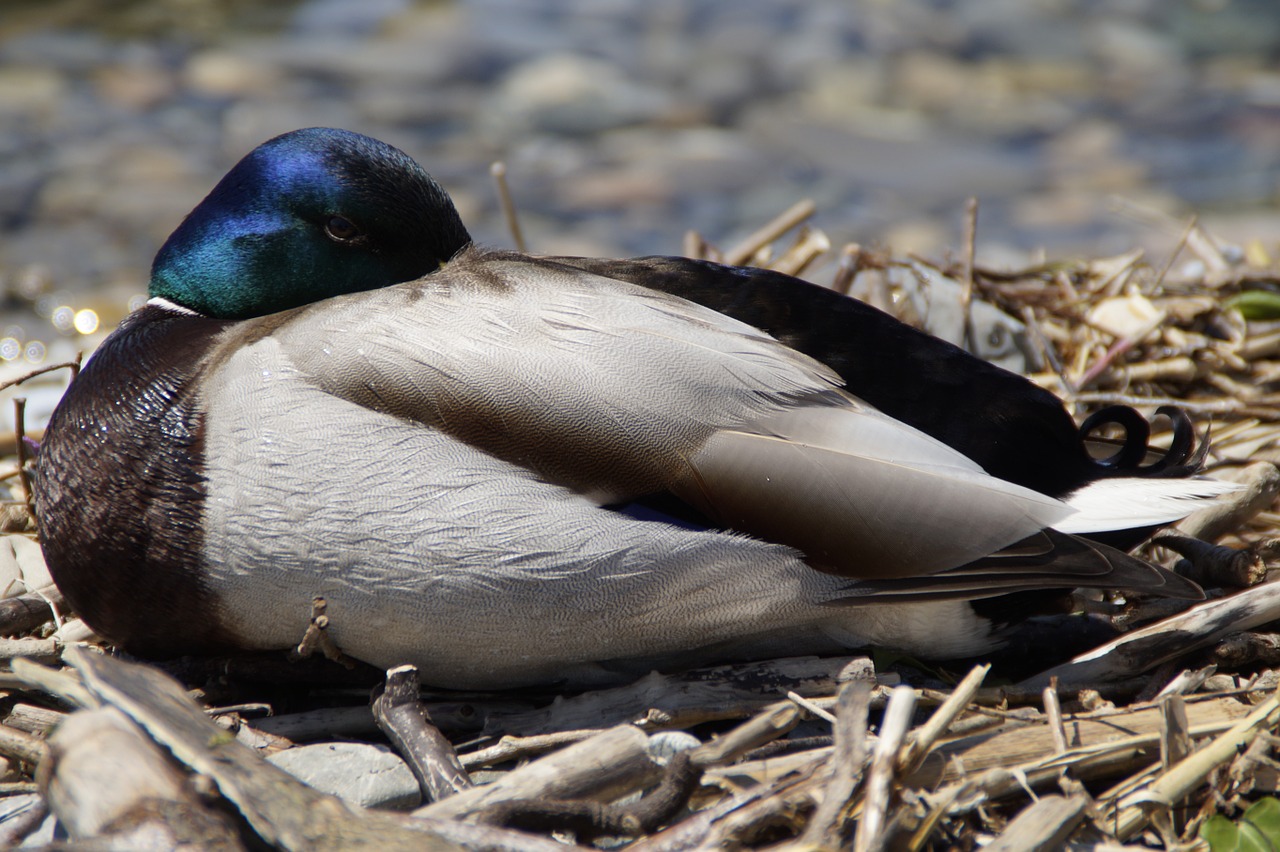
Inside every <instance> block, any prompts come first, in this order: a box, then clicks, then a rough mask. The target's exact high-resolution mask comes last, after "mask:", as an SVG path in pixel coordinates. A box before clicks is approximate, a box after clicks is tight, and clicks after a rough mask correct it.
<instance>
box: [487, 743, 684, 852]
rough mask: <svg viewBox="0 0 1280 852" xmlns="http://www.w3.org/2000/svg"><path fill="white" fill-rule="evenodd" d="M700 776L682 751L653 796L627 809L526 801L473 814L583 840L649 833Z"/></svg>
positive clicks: (580, 802)
mask: <svg viewBox="0 0 1280 852" xmlns="http://www.w3.org/2000/svg"><path fill="white" fill-rule="evenodd" d="M701 775H702V771H701V770H700V769H698V768H697V767H696V766H694V764H693V762H692V761H691V760H690V759H689V752H687V751H682V752H678V753H677V754H676V755H675V756H674V757H672V758H671V762H670V763H668V764H667V767H666V771H665V772H664V773H663V776H662V781H661V782H660V783H659V784H658V786H657V787H656V788H655V789H654V790H653V792H651V793H649V794H648V795H646V796H644V797H643V798H641V799H640V800H639V801H637V802H634V803H632V804H626V805H621V804H619V805H602V804H600V803H598V802H592V801H589V800H582V799H579V800H560V799H549V798H540V799H523V800H518V801H505V802H498V803H495V804H493V805H489V806H488V807H485V808H483V809H481V810H479V811H477V812H475V813H474V814H473V815H472V818H473V819H475V820H476V821H478V822H481V823H487V824H490V825H502V826H506V827H508V828H516V829H523V830H528V831H540V832H551V831H571V832H573V833H574V834H575V835H577V836H578V837H579V839H594V838H596V837H600V836H602V835H625V836H632V837H634V836H636V835H640V834H647V833H649V832H651V831H653V830H655V829H656V828H658V826H660V825H662V824H663V823H665V822H666V821H667V820H669V819H670V818H671V817H672V816H674V815H675V814H676V812H677V811H679V810H680V808H682V807H683V806H684V805H685V803H686V802H688V801H689V796H690V795H692V794H693V791H694V790H695V789H696V788H697V786H698V779H699V778H700V777H701Z"/></svg>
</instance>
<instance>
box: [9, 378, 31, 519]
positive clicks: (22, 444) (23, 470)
mask: <svg viewBox="0 0 1280 852" xmlns="http://www.w3.org/2000/svg"><path fill="white" fill-rule="evenodd" d="M13 431H14V432H16V433H17V435H18V443H17V447H18V481H19V482H21V483H22V499H23V501H24V502H25V503H26V504H27V510H28V511H30V509H31V471H29V470H27V441H26V437H27V398H26V397H24V396H18V397H14V399H13Z"/></svg>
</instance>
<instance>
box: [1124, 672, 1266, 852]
mask: <svg viewBox="0 0 1280 852" xmlns="http://www.w3.org/2000/svg"><path fill="white" fill-rule="evenodd" d="M1277 721H1280V697H1277V696H1275V695H1273V696H1272V697H1271V698H1269V699H1268V700H1267V701H1265V702H1263V703H1262V704H1260V705H1258V707H1257V709H1256V710H1254V711H1253V712H1252V713H1250V714H1249V715H1248V716H1247V717H1245V718H1244V719H1242V720H1241V721H1240V722H1239V723H1238V724H1236V725H1234V726H1232V728H1231V729H1230V730H1228V731H1227V732H1225V733H1224V734H1222V735H1221V736H1219V737H1217V738H1216V739H1214V741H1213V742H1211V743H1210V744H1209V745H1207V746H1205V747H1204V748H1201V749H1200V750H1199V751H1197V752H1195V753H1194V754H1192V755H1190V756H1189V757H1187V758H1185V759H1183V760H1181V761H1179V762H1178V763H1177V764H1175V765H1174V766H1173V767H1172V768H1170V769H1169V771H1168V772H1165V773H1163V774H1161V775H1160V776H1159V777H1158V778H1156V780H1155V781H1153V782H1152V783H1151V785H1150V786H1149V787H1147V789H1145V790H1142V791H1139V792H1137V793H1133V794H1130V795H1129V796H1128V797H1127V798H1125V799H1123V800H1122V801H1121V802H1120V811H1119V813H1118V814H1117V815H1116V821H1115V825H1114V830H1115V835H1116V837H1118V838H1119V839H1120V840H1128V839H1129V838H1131V837H1133V835H1135V834H1137V833H1138V831H1140V830H1141V829H1142V828H1143V827H1144V826H1146V824H1147V822H1148V820H1149V819H1150V818H1151V808H1152V807H1162V808H1171V807H1173V806H1174V804H1175V803H1176V802H1177V801H1178V800H1180V799H1182V798H1183V797H1184V796H1186V795H1187V794H1188V793H1190V792H1191V791H1192V790H1193V789H1195V788H1196V787H1197V786H1198V785H1199V784H1200V783H1201V782H1202V781H1203V780H1204V779H1205V778H1207V777H1208V775H1209V773H1210V772H1212V771H1213V770H1214V769H1215V768H1217V767H1219V766H1222V765H1223V764H1225V763H1227V762H1228V761H1230V760H1231V759H1232V758H1234V757H1235V756H1236V754H1238V753H1239V752H1240V751H1241V750H1242V749H1243V748H1244V747H1246V746H1248V744H1249V743H1251V742H1252V741H1253V739H1254V737H1256V736H1257V735H1258V733H1259V732H1260V731H1263V730H1266V729H1268V728H1271V727H1273V726H1274V725H1275V724H1276V722H1277Z"/></svg>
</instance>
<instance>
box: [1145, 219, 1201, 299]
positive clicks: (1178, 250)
mask: <svg viewBox="0 0 1280 852" xmlns="http://www.w3.org/2000/svg"><path fill="white" fill-rule="evenodd" d="M1199 224H1200V219H1199V217H1198V216H1196V215H1194V214H1192V216H1191V218H1190V219H1188V220H1187V225H1186V227H1185V228H1183V229H1182V236H1180V237H1178V243H1177V245H1175V246H1174V247H1173V251H1172V252H1170V253H1169V257H1168V259H1167V260H1165V262H1164V266H1162V267H1160V272H1159V273H1157V274H1156V280H1155V283H1154V284H1152V288H1153V289H1156V288H1159V287H1160V285H1161V284H1163V283H1164V277H1165V276H1166V275H1168V274H1169V270H1170V269H1172V268H1173V262H1174V261H1175V260H1177V259H1178V255H1180V254H1182V250H1183V249H1184V248H1186V246H1187V240H1189V239H1190V238H1191V232H1192V231H1194V230H1195V229H1196V228H1197V227H1198V226H1199Z"/></svg>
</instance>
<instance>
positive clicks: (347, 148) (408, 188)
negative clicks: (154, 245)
mask: <svg viewBox="0 0 1280 852" xmlns="http://www.w3.org/2000/svg"><path fill="white" fill-rule="evenodd" d="M470 242H471V236H470V235H469V234H468V233H467V229H466V227H465V226H464V225H463V224H462V220H461V218H459V216H458V212H457V210H455V209H454V206H453V202H452V201H451V200H450V199H449V196H448V194H446V193H445V191H444V190H443V189H442V188H441V187H440V185H439V184H437V183H436V182H435V181H434V180H433V179H432V178H431V176H430V175H429V174H427V173H426V172H425V171H424V170H423V169H422V167H421V166H419V165H418V164H417V163H416V162H414V161H413V159H411V158H410V157H409V156H408V155H407V154H405V153H404V152H403V151H400V150H399V149H397V148H393V147H392V146H390V145H387V144H386V143H384V142H379V141H378V140H376V139H370V138H369V137H367V136H361V135H360V134H358V133H352V132H349V131H345V130H333V129H330V128H320V127H312V128H308V129H305V130H296V131H293V132H291V133H286V134H283V135H281V136H277V137H276V138H274V139H272V140H270V141H268V142H266V143H264V144H262V145H260V146H259V147H257V148H255V149H254V150H253V151H252V152H250V153H249V154H248V155H247V156H246V157H245V158H244V159H243V160H241V161H240V162H239V163H237V164H236V166H235V168H233V169H232V170H231V171H230V172H229V173H228V174H227V176H226V177H224V178H223V179H222V180H221V181H220V182H219V183H218V185H217V186H215V187H214V188H213V191H212V192H210V193H209V195H208V197H206V198H205V199H204V200H203V201H202V202H200V204H199V206H197V207H196V208H195V209H194V210H193V211H192V212H191V213H190V214H189V215H188V216H187V218H186V219H185V220H184V221H183V222H182V224H181V225H180V226H179V227H178V229H177V230H176V231H174V232H173V234H172V235H171V236H170V237H169V239H168V240H167V241H166V242H165V244H164V246H163V247H162V248H161V249H160V252H159V254H158V255H156V259H155V263H154V264H153V265H152V268H151V285H150V294H151V296H153V297H161V298H163V299H167V300H168V301H170V302H173V303H175V304H177V305H181V306H182V307H185V308H189V309H191V310H194V311H197V312H199V313H201V314H204V315H206V316H210V317H217V318H219V319H246V318H248V317H254V316H263V315H266V314H270V313H275V312H277V311H282V310H286V309H288V308H295V307H298V306H300V305H304V304H308V303H310V302H315V301H318V300H320V299H324V298H327V297H329V296H336V295H340V294H343V293H355V292H360V291H363V290H372V289H376V288H378V287H385V286H388V285H390V284H396V283H399V282H401V281H410V280H412V279H415V278H419V277H421V276H423V275H426V274H427V273H429V272H432V271H434V270H435V269H437V268H438V267H439V266H440V265H441V264H442V263H444V262H445V261H447V260H449V259H450V258H451V257H453V256H454V255H456V254H457V253H458V252H459V251H461V250H462V249H463V248H465V247H466V246H467V245H469V244H470Z"/></svg>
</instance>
